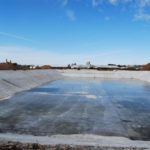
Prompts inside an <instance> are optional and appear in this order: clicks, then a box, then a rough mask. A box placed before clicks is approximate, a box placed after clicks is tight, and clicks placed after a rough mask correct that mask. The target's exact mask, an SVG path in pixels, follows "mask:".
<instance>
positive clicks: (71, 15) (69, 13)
mask: <svg viewBox="0 0 150 150" xmlns="http://www.w3.org/2000/svg"><path fill="white" fill-rule="evenodd" d="M66 15H67V17H68V18H69V19H70V20H71V21H75V20H76V15H75V12H74V11H73V10H71V9H68V10H66Z"/></svg>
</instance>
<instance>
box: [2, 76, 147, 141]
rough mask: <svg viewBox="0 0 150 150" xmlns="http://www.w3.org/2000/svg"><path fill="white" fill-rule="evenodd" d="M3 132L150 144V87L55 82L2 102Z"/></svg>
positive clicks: (136, 83)
mask: <svg viewBox="0 0 150 150" xmlns="http://www.w3.org/2000/svg"><path fill="white" fill-rule="evenodd" d="M0 133H19V134H32V135H37V136H38V135H39V136H41V135H42V136H45V135H55V134H96V135H107V136H123V137H128V138H130V139H138V140H150V84H149V83H146V82H141V81H138V80H109V79H107V80H105V79H66V80H58V81H54V82H52V83H50V84H47V85H44V86H41V87H38V88H35V89H32V90H29V91H26V92H21V93H19V94H17V95H15V96H14V97H12V98H11V99H8V100H4V101H0Z"/></svg>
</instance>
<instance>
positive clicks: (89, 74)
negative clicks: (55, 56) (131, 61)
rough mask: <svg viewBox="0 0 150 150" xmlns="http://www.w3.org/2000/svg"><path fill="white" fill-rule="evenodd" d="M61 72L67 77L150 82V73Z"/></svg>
mask: <svg viewBox="0 0 150 150" xmlns="http://www.w3.org/2000/svg"><path fill="white" fill-rule="evenodd" d="M59 72H60V73H61V74H62V75H64V76H67V77H89V78H90V77H91V78H96V77H99V78H114V79H138V80H142V81H146V82H150V71H97V70H63V71H59Z"/></svg>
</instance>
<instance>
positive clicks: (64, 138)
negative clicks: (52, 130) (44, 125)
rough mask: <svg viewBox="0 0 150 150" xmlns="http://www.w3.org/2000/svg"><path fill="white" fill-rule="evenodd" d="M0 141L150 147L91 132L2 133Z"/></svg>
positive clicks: (125, 139)
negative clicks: (41, 134) (36, 134)
mask: <svg viewBox="0 0 150 150" xmlns="http://www.w3.org/2000/svg"><path fill="white" fill-rule="evenodd" d="M0 141H12V142H21V143H39V144H42V145H57V144H60V145H63V144H65V145H66V144H67V145H79V146H80V145H82V146H101V147H105V146H107V147H136V148H146V149H147V148H150V141H133V140H130V139H128V138H124V137H114V136H112V137H110V136H98V135H91V134H85V135H83V134H74V135H53V136H33V135H19V134H11V133H6V134H2V133H0Z"/></svg>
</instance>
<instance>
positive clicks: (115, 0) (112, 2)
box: [109, 0, 119, 5]
mask: <svg viewBox="0 0 150 150" xmlns="http://www.w3.org/2000/svg"><path fill="white" fill-rule="evenodd" d="M118 2H119V0H109V3H110V4H112V5H115V4H117V3H118Z"/></svg>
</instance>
